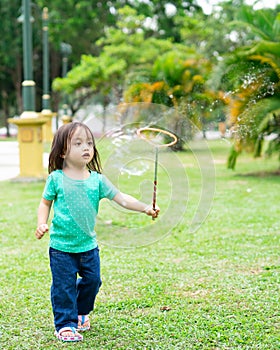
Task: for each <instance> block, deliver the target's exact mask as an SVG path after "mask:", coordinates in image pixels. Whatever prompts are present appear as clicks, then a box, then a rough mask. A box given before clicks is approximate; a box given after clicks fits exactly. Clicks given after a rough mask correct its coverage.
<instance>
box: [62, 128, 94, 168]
mask: <svg viewBox="0 0 280 350" xmlns="http://www.w3.org/2000/svg"><path fill="white" fill-rule="evenodd" d="M69 147H70V148H69V149H68V150H67V153H66V155H64V159H65V161H66V164H67V165H70V164H71V165H74V166H78V167H85V166H86V165H87V164H88V163H89V162H90V161H91V160H92V158H93V153H94V151H93V147H94V142H93V139H92V136H91V134H90V133H89V132H87V130H86V129H84V128H82V127H78V128H77V129H76V130H75V131H74V133H73V135H72V138H71V141H70V145H69Z"/></svg>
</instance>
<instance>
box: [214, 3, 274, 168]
mask: <svg viewBox="0 0 280 350" xmlns="http://www.w3.org/2000/svg"><path fill="white" fill-rule="evenodd" d="M237 25H238V26H239V29H240V30H241V29H242V28H243V27H244V26H246V27H247V29H248V28H249V32H250V36H251V38H250V40H249V44H248V45H247V46H242V47H240V48H238V49H237V50H235V51H234V52H233V53H231V54H229V55H228V57H226V58H225V60H224V62H223V63H222V65H221V66H220V69H221V68H222V69H223V73H222V79H221V80H220V81H224V82H225V85H226V86H227V89H228V90H231V93H230V95H231V102H230V104H229V108H228V114H229V122H230V124H231V125H232V130H233V135H234V145H233V148H232V150H231V153H230V156H229V158H228V167H229V168H231V169H234V168H235V164H236V160H237V157H238V155H239V154H240V152H241V151H242V150H244V149H247V150H249V151H253V152H254V156H255V157H258V156H260V155H261V154H262V149H263V140H264V137H265V136H267V135H274V138H273V139H272V140H271V141H270V145H269V147H268V153H269V154H271V153H272V152H273V151H278V152H279V160H280V124H279V119H280V12H278V13H277V11H276V10H272V9H262V10H258V11H254V10H253V9H252V8H251V7H249V6H245V7H242V9H241V10H240V12H239V14H238V20H237V21H235V22H234V26H235V30H237V31H238V28H237Z"/></svg>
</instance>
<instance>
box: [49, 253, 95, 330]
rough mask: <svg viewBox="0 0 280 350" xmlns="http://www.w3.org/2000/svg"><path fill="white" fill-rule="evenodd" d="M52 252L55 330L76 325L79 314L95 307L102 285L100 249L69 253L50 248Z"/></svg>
mask: <svg viewBox="0 0 280 350" xmlns="http://www.w3.org/2000/svg"><path fill="white" fill-rule="evenodd" d="M49 255H50V267H51V272H52V286H51V302H52V309H53V314H54V324H55V329H56V330H57V331H59V330H60V329H61V328H62V327H75V328H77V326H78V315H87V314H89V313H90V311H92V310H93V308H94V301H95V297H96V295H97V293H98V291H99V288H100V286H101V278H100V258H99V249H98V248H95V249H93V250H90V251H87V252H84V253H66V252H62V251H60V250H56V249H53V248H50V249H49ZM78 276H79V277H78ZM77 277H78V278H77Z"/></svg>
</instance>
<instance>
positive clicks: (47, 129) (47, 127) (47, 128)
mask: <svg viewBox="0 0 280 350" xmlns="http://www.w3.org/2000/svg"><path fill="white" fill-rule="evenodd" d="M41 116H42V117H43V118H45V119H46V123H45V124H44V125H43V141H44V142H47V143H51V142H52V140H53V131H52V120H53V117H55V116H56V113H53V112H52V111H51V110H48V109H43V110H42V112H41Z"/></svg>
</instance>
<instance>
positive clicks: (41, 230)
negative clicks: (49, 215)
mask: <svg viewBox="0 0 280 350" xmlns="http://www.w3.org/2000/svg"><path fill="white" fill-rule="evenodd" d="M48 231H49V226H48V224H41V225H39V226H38V227H37V229H36V232H35V236H36V238H37V239H41V238H42V237H43V236H44V234H45V233H46V232H48Z"/></svg>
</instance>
